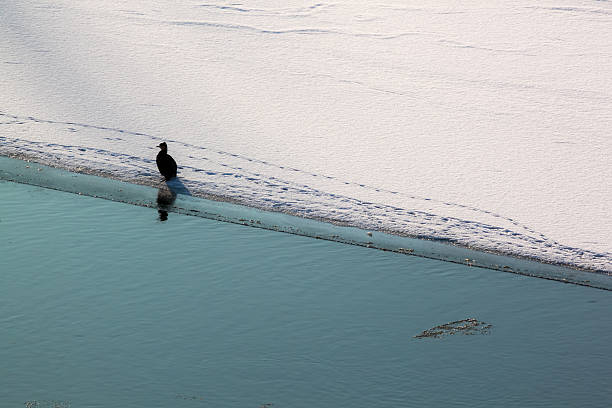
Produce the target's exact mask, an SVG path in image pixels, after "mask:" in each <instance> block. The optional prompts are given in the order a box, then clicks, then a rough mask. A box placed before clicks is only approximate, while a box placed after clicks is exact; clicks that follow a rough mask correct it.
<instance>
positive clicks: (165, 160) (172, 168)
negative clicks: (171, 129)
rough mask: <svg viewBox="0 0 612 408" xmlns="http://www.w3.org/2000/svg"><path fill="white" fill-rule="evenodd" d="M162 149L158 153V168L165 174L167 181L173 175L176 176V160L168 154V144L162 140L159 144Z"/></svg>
mask: <svg viewBox="0 0 612 408" xmlns="http://www.w3.org/2000/svg"><path fill="white" fill-rule="evenodd" d="M157 147H159V148H160V149H161V151H160V152H159V153H157V159H156V160H155V161H156V162H157V168H158V169H159V172H160V173H161V174H162V176H164V178H165V179H166V181H168V180H170V179H171V178H173V177H176V162H175V161H174V159H173V158H172V156H170V155H169V154H168V145H167V144H166V142H162V143H160V144H159V146H157Z"/></svg>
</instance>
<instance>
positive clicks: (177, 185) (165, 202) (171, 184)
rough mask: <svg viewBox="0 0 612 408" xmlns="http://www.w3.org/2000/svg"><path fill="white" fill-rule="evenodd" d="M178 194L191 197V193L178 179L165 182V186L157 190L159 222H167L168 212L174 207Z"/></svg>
mask: <svg viewBox="0 0 612 408" xmlns="http://www.w3.org/2000/svg"><path fill="white" fill-rule="evenodd" d="M178 194H183V195H191V192H190V191H189V190H188V189H187V187H185V185H184V184H183V182H182V181H181V180H179V178H178V177H174V178H172V179H170V180H168V181H166V184H165V185H164V186H162V187H160V188H159V190H158V191H157V212H158V213H159V220H160V221H162V222H163V221H167V220H168V212H169V211H170V209H171V208H172V206H173V205H174V201H175V200H176V196H177V195H178Z"/></svg>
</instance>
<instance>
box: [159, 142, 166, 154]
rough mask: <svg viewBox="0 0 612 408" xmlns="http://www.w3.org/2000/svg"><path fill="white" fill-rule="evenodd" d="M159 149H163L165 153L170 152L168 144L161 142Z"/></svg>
mask: <svg viewBox="0 0 612 408" xmlns="http://www.w3.org/2000/svg"><path fill="white" fill-rule="evenodd" d="M157 147H159V148H160V149H162V151H163V152H165V151H167V150H168V145H167V144H166V142H161V143H160V144H159V145H158V146H157Z"/></svg>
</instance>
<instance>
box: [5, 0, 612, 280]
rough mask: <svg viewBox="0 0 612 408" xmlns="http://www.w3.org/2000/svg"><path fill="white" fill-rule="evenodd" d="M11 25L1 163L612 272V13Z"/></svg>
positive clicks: (132, 7) (17, 15)
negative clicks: (166, 178)
mask: <svg viewBox="0 0 612 408" xmlns="http://www.w3.org/2000/svg"><path fill="white" fill-rule="evenodd" d="M1 10H2V11H1V12H0V36H1V38H2V41H1V42H0V154H4V155H15V156H20V157H28V158H32V159H35V160H38V161H40V162H42V163H46V164H51V165H54V166H57V167H62V168H67V169H72V170H78V171H83V172H89V173H96V174H103V175H106V176H109V177H113V178H117V179H122V180H127V181H133V182H137V183H143V184H153V185H154V184H156V183H160V182H161V181H160V176H159V174H158V173H157V170H156V167H155V155H156V153H157V148H156V147H155V146H156V145H157V144H159V142H160V141H166V142H167V143H168V146H169V153H170V154H171V155H172V156H173V157H174V158H175V159H176V160H177V162H178V164H179V177H180V178H181V179H182V181H183V183H184V184H185V186H186V187H187V188H188V189H189V191H190V192H191V193H192V194H193V195H202V196H208V197H210V196H216V197H218V198H221V199H227V200H232V201H235V202H239V203H243V204H246V205H250V206H254V207H258V208H263V209H269V210H274V211H283V212H288V213H291V214H295V215H300V216H304V217H309V218H316V219H323V220H328V221H331V222H338V223H342V224H348V225H354V226H358V227H362V228H365V229H369V230H380V231H386V232H392V233H395V234H399V235H408V236H416V237H423V238H431V239H440V240H448V241H449V242H453V243H456V244H459V245H463V246H468V247H471V248H476V249H482V250H486V251H493V252H497V253H504V254H512V255H517V256H524V257H529V258H534V259H538V260H541V261H545V262H553V263H560V264H565V265H571V266H574V267H579V268H586V269H591V270H596V271H601V272H607V273H611V272H612V221H611V217H610V214H611V213H612V209H611V204H610V202H611V198H612V189H611V187H612V184H611V180H612V166H610V157H611V154H612V143H611V141H610V132H611V130H612V2H608V1H580V0H548V1H546V0H545V1H542V2H537V5H536V4H535V3H533V2H530V1H527V0H517V1H505V2H496V3H491V2H484V1H474V2H467V3H466V2H455V1H448V0H442V1H438V2H429V1H427V2H426V1H405V0H381V1H379V2H371V1H365V0H364V1H359V0H351V1H349V0H338V1H332V2H321V3H317V2H312V1H301V0H284V1H271V0H270V1H267V0H266V1H264V0H259V1H248V2H247V1H245V2H243V3H229V2H221V1H219V2H206V1H205V0H203V1H190V0H183V1H176V2H167V1H161V0H147V1H145V0H133V1H120V0H109V1H103V2H100V1H93V0H82V1H78V2H75V1H68V0H47V1H44V0H24V1H19V2H15V1H3V2H2V4H1Z"/></svg>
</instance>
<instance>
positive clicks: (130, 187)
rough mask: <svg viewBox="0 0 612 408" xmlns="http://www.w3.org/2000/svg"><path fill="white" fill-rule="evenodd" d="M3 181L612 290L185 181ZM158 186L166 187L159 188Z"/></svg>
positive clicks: (16, 162)
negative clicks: (190, 189)
mask: <svg viewBox="0 0 612 408" xmlns="http://www.w3.org/2000/svg"><path fill="white" fill-rule="evenodd" d="M0 180H5V181H10V182H17V183H22V184H31V185H35V186H40V187H44V188H50V189H54V190H60V191H65V192H70V193H75V194H80V195H87V196H91V197H97V198H103V199H107V200H112V201H117V202H122V203H127V204H133V205H139V206H143V207H149V208H155V209H159V210H163V211H168V212H176V213H180V214H186V215H192V216H198V217H203V218H209V219H214V220H218V221H223V222H231V223H235V224H241V225H246V226H251V227H256V228H263V229H268V230H273V231H279V232H285V233H289V234H295V235H302V236H307V237H312V238H316V239H325V240H329V241H336V242H340V243H345V244H351V245H358V246H363V247H367V248H373V249H379V250H383V251H390V252H395V253H399V254H404V255H413V256H419V257H424V258H431V259H437V260H441V261H447V262H453V263H459V264H464V265H468V266H471V267H479V268H487V269H493V270H499V271H503V272H510V273H515V274H519V275H524V276H531V277H537V278H543V279H549V280H555V281H559V282H564V283H572V284H577V285H582V286H588V287H593V288H598V289H605V290H612V275H611V274H610V273H608V272H605V271H595V270H586V269H577V268H570V267H567V266H564V265H556V264H549V263H542V262H537V261H534V260H529V259H522V258H517V257H512V256H507V255H500V254H495V253H490V252H484V251H479V250H474V249H470V248H466V247H462V246H459V245H455V244H451V243H448V242H440V241H436V240H433V239H421V238H410V237H402V236H397V235H392V234H387V233H383V232H376V231H366V230H363V229H359V228H356V227H351V226H343V225H336V224H332V223H328V222H322V221H318V220H313V219H307V218H302V217H297V216H294V215H290V214H286V213H280V212H271V211H264V210H260V209H257V208H252V207H246V206H243V205H239V204H235V203H232V202H227V201H216V200H210V199H206V198H200V197H193V196H190V195H187V194H185V193H186V191H185V190H183V189H184V186H183V185H182V183H181V182H180V180H175V181H170V182H168V183H166V184H163V183H161V182H159V181H156V180H153V179H152V180H151V185H142V184H132V183H129V182H125V181H120V180H115V179H111V178H106V177H100V176H97V175H89V174H81V173H74V172H70V171H66V170H63V169H58V168H54V167H50V166H46V165H42V164H39V163H35V162H29V161H24V160H20V159H14V158H9V157H5V156H0ZM139 181H140V180H139ZM155 183H157V184H158V185H161V186H159V187H157V188H156V187H154V184H155Z"/></svg>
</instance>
